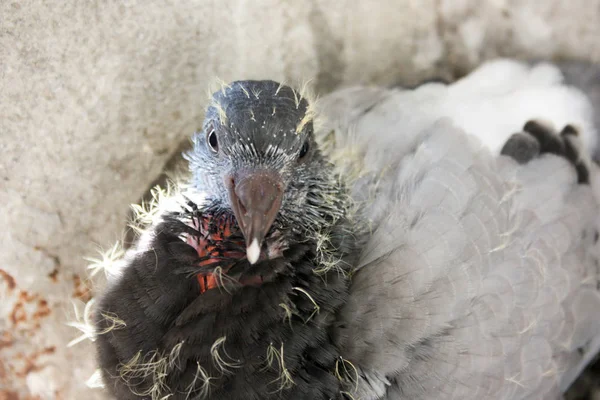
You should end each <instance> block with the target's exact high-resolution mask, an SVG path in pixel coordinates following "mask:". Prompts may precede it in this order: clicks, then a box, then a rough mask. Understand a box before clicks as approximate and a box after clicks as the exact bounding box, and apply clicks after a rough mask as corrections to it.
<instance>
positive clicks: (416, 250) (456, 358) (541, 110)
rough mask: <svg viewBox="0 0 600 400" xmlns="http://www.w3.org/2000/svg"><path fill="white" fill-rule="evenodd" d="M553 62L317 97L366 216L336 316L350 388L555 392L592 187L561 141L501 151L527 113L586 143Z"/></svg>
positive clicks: (579, 292)
mask: <svg viewBox="0 0 600 400" xmlns="http://www.w3.org/2000/svg"><path fill="white" fill-rule="evenodd" d="M557 71H558V70H556V68H553V67H552V66H549V65H546V64H543V65H539V66H536V67H526V66H524V65H523V64H519V63H513V62H509V61H506V60H502V61H499V62H497V63H491V64H488V65H485V66H483V67H482V69H480V70H478V71H475V72H474V73H473V74H472V75H470V76H468V77H466V78H465V79H463V80H462V81H459V82H457V83H455V84H453V85H450V86H445V85H439V84H429V85H426V86H424V87H421V88H419V89H417V90H415V91H402V90H386V89H375V88H366V87H362V88H349V89H345V90H342V91H340V92H337V93H334V94H332V95H330V96H329V97H327V98H325V99H323V102H322V110H323V112H324V114H325V116H326V121H327V122H326V123H325V126H324V129H323V130H322V132H323V136H322V137H321V140H322V142H323V146H324V149H325V151H326V152H328V154H329V155H330V156H331V157H332V158H333V159H334V160H335V161H337V162H338V165H339V166H340V169H341V172H342V173H344V174H346V176H348V177H349V179H350V180H351V182H352V187H351V189H352V194H353V197H354V199H355V200H356V201H357V202H358V203H359V204H362V207H361V210H363V215H362V216H363V217H365V218H367V219H368V220H369V222H370V226H369V228H370V230H371V231H370V237H369V240H368V242H367V243H366V245H365V246H364V249H363V251H362V255H361V258H360V261H359V263H358V265H357V271H356V272H355V275H354V276H353V282H352V286H351V299H350V301H349V302H348V304H347V305H346V306H345V307H344V309H343V310H342V313H341V318H340V322H339V327H338V329H337V340H338V342H339V344H340V346H341V348H342V354H343V355H344V358H345V359H347V361H348V365H352V366H353V367H354V368H353V370H354V371H355V372H356V376H355V378H356V379H354V380H352V379H351V381H353V382H354V383H356V386H354V385H352V384H350V385H349V388H350V389H351V390H352V391H354V393H355V397H356V398H361V399H380V398H386V399H404V398H406V399H431V398H445V399H446V398H448V399H451V398H460V399H470V398H472V399H480V398H507V399H525V398H532V399H538V398H544V399H547V398H559V397H560V395H561V391H562V390H564V389H565V387H566V386H568V384H569V383H570V382H569V380H572V376H571V375H573V374H574V372H573V371H576V370H577V369H578V368H581V363H582V362H583V361H585V359H586V357H587V358H589V354H591V352H592V350H590V349H592V348H593V346H594V343H593V340H594V339H596V340H597V337H596V336H598V332H600V296H599V294H598V291H597V285H598V271H597V265H598V245H597V237H598V235H597V231H598V220H597V218H598V202H597V199H596V197H595V196H594V193H593V187H592V186H589V185H578V184H577V177H576V173H575V170H574V168H573V167H572V166H571V165H570V164H569V163H568V162H567V161H566V160H565V159H562V158H560V157H557V156H553V155H546V156H542V157H540V158H539V159H536V160H534V161H532V162H530V163H528V164H525V165H519V164H517V163H516V162H515V161H513V160H512V159H509V158H508V157H504V156H498V153H499V149H500V147H501V146H502V144H503V143H504V142H505V141H506V139H507V138H508V136H509V135H510V134H511V133H514V132H516V131H519V130H520V129H521V127H522V126H523V124H524V123H525V121H526V120H528V119H531V118H542V119H546V120H549V121H551V122H554V123H555V124H557V125H561V124H566V123H575V124H577V125H579V126H580V127H581V129H582V141H583V143H584V145H585V146H587V148H588V149H592V148H593V147H594V146H595V130H594V128H593V124H592V122H591V121H592V119H591V116H592V112H591V107H590V105H589V103H588V102H587V101H586V99H585V96H583V95H582V94H581V93H580V92H578V91H577V90H576V89H573V88H567V87H565V86H564V85H561V83H560V82H561V81H560V72H557ZM540 99H543V100H544V101H545V102H542V104H537V105H536V102H537V103H540ZM593 176H594V177H595V176H597V170H594V171H593ZM590 341H592V343H591V342H590ZM590 343H591V344H590ZM586 346H587V347H586ZM578 349H580V350H579V351H578ZM561 380H563V381H562V382H561ZM350 389H349V390H350Z"/></svg>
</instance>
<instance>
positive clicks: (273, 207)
mask: <svg viewBox="0 0 600 400" xmlns="http://www.w3.org/2000/svg"><path fill="white" fill-rule="evenodd" d="M226 185H227V189H228V191H229V200H230V202H231V206H232V208H233V213H234V214H235V218H236V220H237V223H238V225H239V227H240V229H241V230H242V234H243V235H244V239H245V240H246V255H247V257H248V261H249V262H250V264H255V263H256V262H257V261H258V258H259V257H260V249H261V247H262V243H263V240H264V238H265V236H266V235H267V233H268V232H269V229H270V228H271V225H272V224H273V221H275V217H276V216H277V213H278V212H279V209H280V207H281V199H282V198H283V181H282V179H281V176H280V175H279V174H278V173H276V172H274V171H270V170H242V171H237V172H236V173H235V175H233V176H229V177H228V178H227V179H226Z"/></svg>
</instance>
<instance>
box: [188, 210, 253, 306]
mask: <svg viewBox="0 0 600 400" xmlns="http://www.w3.org/2000/svg"><path fill="white" fill-rule="evenodd" d="M191 225H192V226H193V228H194V229H196V230H197V231H198V232H199V235H188V237H187V238H186V241H187V243H188V244H189V245H191V246H192V247H193V248H194V249H195V250H196V252H197V253H198V256H199V258H200V262H199V265H198V266H199V267H206V268H210V267H212V268H213V271H214V272H200V273H198V274H196V279H197V280H198V284H199V288H200V294H202V293H204V292H206V291H208V290H212V289H215V288H219V287H221V286H223V285H224V279H234V278H232V277H230V276H228V275H227V274H228V272H229V271H230V269H231V268H232V267H233V266H234V265H235V264H236V263H238V262H246V261H245V260H246V244H245V241H244V237H243V236H242V234H241V231H240V230H239V227H238V226H237V224H236V223H235V220H234V219H233V218H231V217H228V216H218V217H216V216H211V215H203V216H195V217H194V218H193V219H192V223H191ZM262 282H263V278H262V276H260V275H252V276H244V277H242V278H241V279H239V280H238V282H237V283H239V284H241V285H242V286H247V285H256V286H258V285H260V284H262Z"/></svg>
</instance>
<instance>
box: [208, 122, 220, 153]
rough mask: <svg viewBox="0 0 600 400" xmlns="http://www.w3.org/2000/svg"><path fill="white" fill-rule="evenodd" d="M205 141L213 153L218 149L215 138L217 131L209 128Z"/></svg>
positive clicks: (217, 142)
mask: <svg viewBox="0 0 600 400" xmlns="http://www.w3.org/2000/svg"><path fill="white" fill-rule="evenodd" d="M206 143H208V146H209V147H210V149H211V150H212V152H213V153H216V152H218V151H219V141H218V140H217V133H216V132H215V130H214V129H212V128H211V129H209V131H208V134H207V135H206Z"/></svg>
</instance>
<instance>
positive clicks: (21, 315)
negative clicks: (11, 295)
mask: <svg viewBox="0 0 600 400" xmlns="http://www.w3.org/2000/svg"><path fill="white" fill-rule="evenodd" d="M10 321H11V322H12V324H13V326H17V325H19V324H20V323H21V322H25V321H27V313H26V312H25V307H24V306H23V303H21V302H18V303H17V304H15V306H14V307H13V310H12V312H11V313H10Z"/></svg>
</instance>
